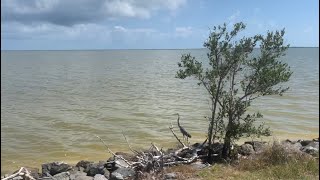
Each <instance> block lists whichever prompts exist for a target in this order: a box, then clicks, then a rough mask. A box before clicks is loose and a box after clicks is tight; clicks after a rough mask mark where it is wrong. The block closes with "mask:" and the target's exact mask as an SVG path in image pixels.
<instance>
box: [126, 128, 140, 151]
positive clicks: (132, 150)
mask: <svg viewBox="0 0 320 180" xmlns="http://www.w3.org/2000/svg"><path fill="white" fill-rule="evenodd" d="M122 135H123V137H124V139H125V140H126V142H127V144H128V146H129V149H130V150H131V151H132V152H133V153H134V154H137V155H138V154H140V153H139V152H138V151H136V150H134V149H133V148H132V147H131V145H130V143H129V141H128V139H127V137H126V136H125V135H124V133H123V131H122Z"/></svg>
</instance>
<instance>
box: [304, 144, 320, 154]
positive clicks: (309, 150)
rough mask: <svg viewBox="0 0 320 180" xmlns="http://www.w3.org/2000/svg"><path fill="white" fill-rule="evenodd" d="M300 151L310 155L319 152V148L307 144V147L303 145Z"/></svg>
mask: <svg viewBox="0 0 320 180" xmlns="http://www.w3.org/2000/svg"><path fill="white" fill-rule="evenodd" d="M302 151H303V152H305V153H308V154H311V155H316V154H317V153H318V152H319V149H317V148H314V147H312V146H307V147H304V148H303V149H302Z"/></svg>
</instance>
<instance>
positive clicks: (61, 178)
mask: <svg viewBox="0 0 320 180" xmlns="http://www.w3.org/2000/svg"><path fill="white" fill-rule="evenodd" d="M53 178H54V179H56V180H69V179H70V173H69V172H62V173H59V174H56V175H54V176H53Z"/></svg>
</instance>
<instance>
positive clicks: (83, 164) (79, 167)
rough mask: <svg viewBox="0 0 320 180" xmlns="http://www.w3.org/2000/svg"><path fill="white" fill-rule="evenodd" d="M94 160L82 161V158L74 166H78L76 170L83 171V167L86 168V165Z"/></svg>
mask: <svg viewBox="0 0 320 180" xmlns="http://www.w3.org/2000/svg"><path fill="white" fill-rule="evenodd" d="M93 163H94V162H92V161H84V160H82V161H79V162H78V163H77V164H76V167H78V170H79V171H81V170H82V171H83V170H85V169H87V167H88V166H89V164H93Z"/></svg>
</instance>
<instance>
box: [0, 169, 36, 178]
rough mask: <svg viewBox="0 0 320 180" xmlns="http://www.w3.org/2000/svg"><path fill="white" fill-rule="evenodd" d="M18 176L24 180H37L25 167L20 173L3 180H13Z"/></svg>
mask: <svg viewBox="0 0 320 180" xmlns="http://www.w3.org/2000/svg"><path fill="white" fill-rule="evenodd" d="M18 176H20V177H22V178H23V179H29V180H35V178H34V177H32V176H31V175H30V172H29V171H28V169H27V168H25V167H21V168H20V169H19V171H18V172H16V173H14V174H12V175H10V176H8V177H6V178H3V179H2V180H9V179H13V178H15V177H18Z"/></svg>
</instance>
